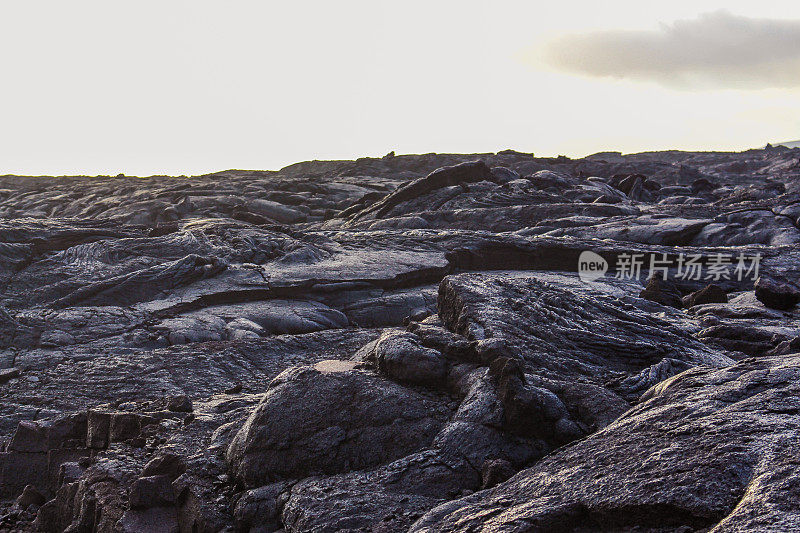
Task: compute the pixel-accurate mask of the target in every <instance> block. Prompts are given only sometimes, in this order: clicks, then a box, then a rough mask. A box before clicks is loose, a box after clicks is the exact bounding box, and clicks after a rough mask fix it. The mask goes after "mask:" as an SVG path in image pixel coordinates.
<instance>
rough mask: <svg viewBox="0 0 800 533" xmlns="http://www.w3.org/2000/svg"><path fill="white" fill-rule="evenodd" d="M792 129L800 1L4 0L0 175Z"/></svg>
mask: <svg viewBox="0 0 800 533" xmlns="http://www.w3.org/2000/svg"><path fill="white" fill-rule="evenodd" d="M798 138H800V2H797V1H796V0H792V1H772V2H770V1H762V2H758V3H757V2H752V1H747V2H744V1H738V0H734V1H725V2H720V1H704V0H692V1H670V2H650V1H643V0H636V1H628V0H621V1H613V0H609V1H604V2H598V1H596V0H593V1H581V2H576V1H562V2H552V1H542V2H539V1H517V2H511V1H496V0H495V1H492V2H486V1H481V2H471V1H465V0H460V1H452V2H445V1H436V0H425V1H413V0H412V1H404V2H388V1H386V2H384V1H379V0H363V1H336V2H333V1H330V0H326V1H319V2H303V1H291V2H290V1H287V0H283V1H280V2H271V1H267V0H254V1H239V0H218V1H205V0H190V1H171V0H157V1H148V0H137V1H130V2H119V1H113V0H98V1H82V0H71V1H69V2H65V1H63V0H52V1H38V0H0V174H3V173H16V174H76V173H78V174H90V175H94V174H117V173H119V172H124V173H126V174H130V175H150V174H158V173H170V174H199V173H205V172H211V171H216V170H223V169H228V168H247V169H277V168H280V167H282V166H284V165H287V164H289V163H293V162H296V161H302V160H308V159H340V158H348V159H349V158H355V157H358V156H365V155H371V156H381V155H383V154H385V153H387V152H389V151H391V150H394V151H396V152H397V153H421V152H433V151H436V152H477V151H497V150H502V149H505V148H514V149H517V150H520V151H526V152H535V153H536V154H537V155H558V154H566V155H570V156H583V155H587V154H589V153H593V152H597V151H602V150H610V149H614V150H621V151H624V152H633V151H641V150H648V149H667V148H682V149H744V148H747V147H753V146H760V145H763V144H764V143H766V142H768V141H784V140H792V139H798Z"/></svg>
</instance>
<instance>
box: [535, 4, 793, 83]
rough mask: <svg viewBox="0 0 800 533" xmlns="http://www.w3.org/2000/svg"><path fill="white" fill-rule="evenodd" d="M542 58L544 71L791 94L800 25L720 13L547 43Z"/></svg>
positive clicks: (789, 21) (564, 38) (788, 21)
mask: <svg viewBox="0 0 800 533" xmlns="http://www.w3.org/2000/svg"><path fill="white" fill-rule="evenodd" d="M544 54H545V58H546V60H547V61H548V62H549V63H550V64H552V65H554V66H556V67H558V68H560V69H562V70H566V71H570V72H576V73H580V74H587V75H590V76H603V77H613V78H621V79H634V80H649V81H656V82H659V83H661V84H664V85H669V86H672V87H680V88H687V89H695V88H713V87H725V88H745V89H761V88H772V87H796V86H800V20H769V19H752V18H747V17H740V16H735V15H732V14H730V13H728V12H725V11H719V12H714V13H708V14H704V15H701V16H699V17H698V18H696V19H693V20H681V21H677V22H674V23H672V24H669V25H667V24H665V25H662V26H661V28H660V29H659V30H657V31H621V30H620V31H602V32H593V33H587V34H582V35H571V36H565V37H561V38H559V39H556V40H554V41H551V42H550V43H548V44H547V45H546V46H545V48H544Z"/></svg>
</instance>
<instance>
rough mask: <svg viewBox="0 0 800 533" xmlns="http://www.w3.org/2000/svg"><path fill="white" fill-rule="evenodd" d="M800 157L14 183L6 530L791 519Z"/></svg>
mask: <svg viewBox="0 0 800 533" xmlns="http://www.w3.org/2000/svg"><path fill="white" fill-rule="evenodd" d="M797 159H798V151H797V150H789V149H774V148H773V149H769V150H748V151H745V152H741V153H729V152H680V151H668V152H647V153H641V154H626V155H623V154H621V153H619V152H606V153H601V154H595V155H593V156H589V157H586V158H583V159H570V158H567V157H556V158H546V157H534V155H533V154H526V153H521V152H516V151H513V150H505V151H502V152H498V153H484V154H421V155H397V154H389V155H387V156H385V157H382V158H360V159H358V160H355V161H309V162H303V163H298V164H295V165H291V166H289V167H286V168H284V169H281V170H280V171H250V170H229V171H222V172H217V173H214V174H209V175H205V176H195V177H190V178H188V177H185V176H182V177H169V176H154V177H150V178H147V179H141V178H135V177H130V176H125V175H119V176H116V177H108V176H97V177H59V178H53V177H18V176H0V199H2V201H1V202H0V530H3V531H5V530H9V531H33V530H40V531H53V532H61V531H131V532H133V531H136V532H138V531H160V530H164V531H198V532H218V531H273V530H275V531H286V532H301V531H302V532H305V531H308V532H311V531H314V532H317V531H342V530H345V531H393V532H394V531H408V530H409V529H412V530H420V531H422V530H424V531H462V530H498V531H505V530H518V529H526V530H534V531H536V530H540V531H559V530H560V531H566V530H570V531H571V530H586V531H589V530H593V531H596V530H611V531H649V532H652V533H655V532H664V531H706V530H711V529H713V530H714V531H745V530H760V529H764V530H766V529H770V528H772V529H775V530H792V529H796V528H795V525H796V524H795V523H794V522H793V520H795V519H794V518H793V517H794V515H796V512H795V511H796V509H794V508H793V507H792V505H793V503H792V502H794V501H795V500H796V499H797V498H796V494H795V492H796V491H795V488H794V487H795V485H797V483H796V479H795V478H796V475H795V471H796V470H797V469H796V468H795V467H796V465H794V464H793V463H792V457H793V446H794V440H796V439H794V440H793V439H792V438H791V437H792V435H794V433H796V432H797V428H795V427H794V425H793V424H794V422H795V420H794V418H793V417H794V415H795V411H796V410H797V409H796V407H797V406H795V403H796V402H795V400H794V399H795V398H796V397H797V396H798V395H797V391H795V390H794V387H795V384H796V383H797V381H798V380H797V376H795V373H796V369H797V368H798V367H799V366H800V365H798V361H796V358H797V357H796V352H797V351H798V346H800V345H798V333H797V332H798V331H800V311H798V309H797V306H796V304H797V300H798V299H800V293H798V291H797V290H796V288H797V287H796V286H797V283H798V280H800V266H798V265H800V252H798V249H799V248H798V245H799V244H800V224H798V221H800V207H798V202H797V197H798V195H799V194H800V168H798V165H797ZM587 251H590V252H593V253H594V254H597V255H598V256H599V258H600V259H598V262H601V261H600V260H602V261H605V262H606V263H607V265H608V268H607V271H605V272H604V273H603V274H602V275H600V276H599V277H598V278H597V279H591V280H590V279H588V278H587V277H586V276H585V273H579V272H578V270H579V266H580V265H579V260H580V258H581V256H582V254H583V253H584V252H587ZM687 258H692V260H693V261H694V263H693V264H695V265H699V271H693V272H687V268H686V261H685V260H686V259H687ZM752 258H758V259H759V262H758V264H752V262H751V261H749V259H752ZM633 259H635V260H636V262H637V265H638V266H637V268H636V269H634V270H632V271H626V270H625V268H624V265H625V261H626V260H627V261H631V260H633ZM659 265H660V266H659ZM581 274H584V275H581ZM758 276H760V278H759V279H758V280H757V281H756V279H755V278H756V277H758ZM647 280H650V281H649V283H647V287H646V288H645V290H644V291H643V290H642V285H643V284H644V283H645V282H647ZM684 295H686V296H684ZM748 357H752V359H748ZM795 418H796V417H795ZM22 507H25V508H24V509H23V508H22ZM581 528H582V529H581Z"/></svg>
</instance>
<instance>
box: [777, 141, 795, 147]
mask: <svg viewBox="0 0 800 533" xmlns="http://www.w3.org/2000/svg"><path fill="white" fill-rule="evenodd" d="M772 145H773V146H785V147H786V148H800V141H786V142H782V143H772Z"/></svg>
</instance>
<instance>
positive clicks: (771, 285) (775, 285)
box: [755, 276, 800, 310]
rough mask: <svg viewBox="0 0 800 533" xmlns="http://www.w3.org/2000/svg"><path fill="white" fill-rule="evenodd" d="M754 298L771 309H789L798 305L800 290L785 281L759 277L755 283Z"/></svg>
mask: <svg viewBox="0 0 800 533" xmlns="http://www.w3.org/2000/svg"><path fill="white" fill-rule="evenodd" d="M755 290H756V298H758V299H759V301H761V303H763V304H764V305H766V306H767V307H770V308H772V309H780V310H784V309H791V308H792V307H794V306H796V305H797V304H798V303H800V288H798V287H797V286H795V285H794V284H792V283H789V282H788V281H785V280H778V279H775V278H772V277H769V276H761V277H759V278H758V279H757V280H756V283H755Z"/></svg>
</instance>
